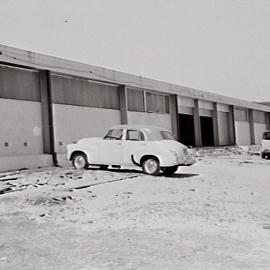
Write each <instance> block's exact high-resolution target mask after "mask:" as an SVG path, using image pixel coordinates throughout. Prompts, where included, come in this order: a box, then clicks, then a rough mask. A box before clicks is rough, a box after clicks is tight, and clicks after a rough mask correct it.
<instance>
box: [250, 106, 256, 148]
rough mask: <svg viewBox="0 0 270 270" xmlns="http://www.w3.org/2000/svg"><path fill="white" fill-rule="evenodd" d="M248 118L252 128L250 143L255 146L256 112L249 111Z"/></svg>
mask: <svg viewBox="0 0 270 270" xmlns="http://www.w3.org/2000/svg"><path fill="white" fill-rule="evenodd" d="M248 118H249V128H250V142H251V144H255V129H254V111H253V110H252V109H249V110H248Z"/></svg>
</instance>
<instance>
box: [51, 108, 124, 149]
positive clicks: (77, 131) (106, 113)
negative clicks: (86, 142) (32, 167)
mask: <svg viewBox="0 0 270 270" xmlns="http://www.w3.org/2000/svg"><path fill="white" fill-rule="evenodd" d="M53 116H54V125H55V127H54V128H55V143H56V151H57V153H65V152H66V146H67V144H69V143H73V142H74V141H77V140H79V139H82V138H89V137H101V136H104V135H105V132H106V131H107V130H108V129H109V128H110V127H111V126H113V125H119V124H120V123H121V120H120V111H119V110H111V109H102V108H90V107H79V106H72V105H63V104H53Z"/></svg>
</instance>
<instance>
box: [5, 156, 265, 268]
mask: <svg viewBox="0 0 270 270" xmlns="http://www.w3.org/2000/svg"><path fill="white" fill-rule="evenodd" d="M0 217H1V218H0V269H1V270H2V269H3V270H9V269H14V270H15V269H16V270H17V269H20V270H24V269H27V270H32V269H33V270H36V269H40V270H42V269H46V270H47V269H53V270H58V269H69V270H73V269H74V270H75V269H76V270H90V269H185V270H186V269H207V270H208V269H209V270H210V269H215V270H217V269H222V270H224V269H226V270H230V269H256V270H258V269H267V270H269V269H270V160H262V159H261V158H260V157H259V156H255V155H254V156H253V155H247V154H235V153H223V154H220V155H215V154H211V155H201V156H200V157H199V158H198V160H197V163H196V164H195V165H194V166H191V167H185V168H181V169H179V170H178V172H177V174H176V175H175V176H174V177H171V178H166V177H163V176H158V177H152V176H146V175H144V174H142V173H141V172H140V171H139V170H116V169H114V170H107V171H102V170H97V169H89V170H85V171H76V170H74V169H72V168H71V167H64V168H45V169H44V168H43V169H37V170H23V171H17V172H7V173H0Z"/></svg>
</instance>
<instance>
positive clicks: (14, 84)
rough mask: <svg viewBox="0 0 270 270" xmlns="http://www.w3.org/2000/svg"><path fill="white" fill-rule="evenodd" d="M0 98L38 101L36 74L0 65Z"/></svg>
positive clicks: (37, 78)
mask: <svg viewBox="0 0 270 270" xmlns="http://www.w3.org/2000/svg"><path fill="white" fill-rule="evenodd" d="M0 98H8V99H18V100H29V101H40V91H39V74H38V72H36V71H33V70H30V69H29V70H28V69H22V68H15V67H9V66H4V65H0Z"/></svg>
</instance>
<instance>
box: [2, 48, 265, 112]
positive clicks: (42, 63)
mask: <svg viewBox="0 0 270 270" xmlns="http://www.w3.org/2000/svg"><path fill="white" fill-rule="evenodd" d="M0 63H7V64H13V65H18V66H22V67H28V68H29V67H30V68H34V69H40V70H50V71H52V72H55V73H61V74H66V75H71V76H79V77H83V78H87V79H89V80H96V81H103V82H107V83H115V84H118V85H126V86H127V87H135V88H142V89H149V90H153V91H159V92H166V93H170V94H178V95H180V96H186V97H191V98H194V99H201V100H208V101H212V102H218V103H223V104H228V105H234V106H237V107H244V108H249V109H255V110H261V111H265V112H270V107H269V106H266V105H263V104H258V103H254V102H249V101H246V100H241V99H237V98H233V97H228V96H224V95H220V94H215V93H212V92H209V91H204V90H198V89H193V88H190V87H186V86H181V85H177V84H172V83H167V82H163V81H158V80H154V79H149V78H146V77H142V76H137V75H132V74H129V73H124V72H121V71H115V70H111V69H107V68H102V67H98V66H93V65H89V64H83V63H79V62H75V61H71V60H66V59H63V58H58V57H54V56H48V55H44V54H40V53H35V52H31V51H27V50H22V49H18V48H14V47H10V46H6V45H2V44H0Z"/></svg>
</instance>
